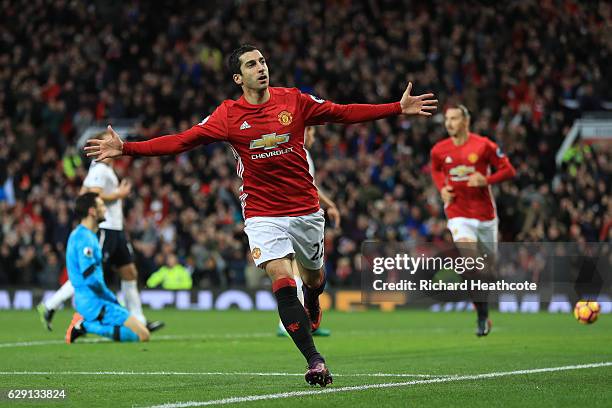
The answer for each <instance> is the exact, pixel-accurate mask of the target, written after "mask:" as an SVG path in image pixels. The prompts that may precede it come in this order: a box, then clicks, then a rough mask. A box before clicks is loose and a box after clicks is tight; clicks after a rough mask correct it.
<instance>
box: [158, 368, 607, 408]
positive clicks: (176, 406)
mask: <svg viewBox="0 0 612 408" xmlns="http://www.w3.org/2000/svg"><path fill="white" fill-rule="evenodd" d="M609 366H612V362H602V363H593V364H580V365H570V366H561V367H548V368H535V369H529V370H516V371H499V372H492V373H483V374H473V375H462V376H456V377H446V378H431V379H427V380H412V381H405V382H394V383H382V384H364V385H357V386H350V387H339V388H323V389H321V390H316V391H293V392H282V393H278V394H265V395H249V396H245V397H231V398H223V399H218V400H210V401H187V402H175V403H167V404H162V405H152V406H149V407H147V408H187V407H203V406H207V405H227V404H235V403H240V402H252V401H265V400H273V399H284V398H292V397H303V396H307V395H320V394H335V393H339V392H350V391H364V390H370V389H381V388H396V387H407V386H411V385H417V384H435V383H445V382H455V381H465V380H482V379H488V378H496V377H506V376H513V375H524V374H537V373H549V372H554V371H567V370H580V369H586V368H597V367H609Z"/></svg>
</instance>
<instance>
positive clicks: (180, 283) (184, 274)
mask: <svg viewBox="0 0 612 408" xmlns="http://www.w3.org/2000/svg"><path fill="white" fill-rule="evenodd" d="M158 286H161V287H162V289H168V290H189V289H191V274H190V273H189V271H188V270H187V268H185V267H184V266H183V265H181V264H180V263H179V262H178V259H177V257H176V255H169V256H168V257H167V261H166V264H165V265H164V266H162V267H161V268H159V269H158V270H157V271H155V272H154V273H153V274H152V275H151V276H149V279H147V287H149V288H156V287H158Z"/></svg>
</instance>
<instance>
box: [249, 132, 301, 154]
mask: <svg viewBox="0 0 612 408" xmlns="http://www.w3.org/2000/svg"><path fill="white" fill-rule="evenodd" d="M290 135H291V133H285V134H282V135H277V134H276V133H270V134H267V135H263V136H262V137H261V139H256V140H251V146H250V148H251V149H264V150H270V149H275V148H277V147H278V145H279V144H282V143H287V142H288V141H289V136H290Z"/></svg>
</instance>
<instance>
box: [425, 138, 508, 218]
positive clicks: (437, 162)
mask: <svg viewBox="0 0 612 408" xmlns="http://www.w3.org/2000/svg"><path fill="white" fill-rule="evenodd" d="M491 166H493V167H495V168H496V172H495V173H493V174H491ZM475 172H479V173H481V174H483V175H484V176H486V178H487V182H488V184H489V185H487V186H484V187H468V185H467V180H468V178H469V176H470V174H472V173H475ZM431 174H432V177H433V179H434V182H435V184H436V187H437V188H438V190H441V189H442V188H443V187H444V186H445V185H449V186H451V187H453V193H454V194H455V197H454V199H453V201H452V202H451V203H450V204H448V205H447V206H445V208H444V210H445V212H446V216H447V217H448V218H449V219H450V218H455V217H466V218H476V219H479V220H482V221H488V220H492V219H494V218H496V217H497V213H496V210H495V201H494V199H493V194H492V193H491V187H490V185H491V184H495V183H499V182H501V181H504V180H507V179H509V178H512V177H514V175H515V174H516V171H515V170H514V167H512V164H511V163H510V160H508V158H507V157H506V156H505V155H504V154H503V153H502V151H501V149H500V148H499V147H498V146H497V145H496V144H495V143H494V142H493V141H491V140H490V139H488V138H486V137H483V136H480V135H477V134H475V133H469V135H468V139H467V141H466V142H465V143H464V144H463V145H461V146H455V145H454V144H453V141H452V140H451V138H450V137H449V138H446V139H444V140H441V141H439V142H438V143H436V144H435V146H434V147H433V148H432V149H431Z"/></svg>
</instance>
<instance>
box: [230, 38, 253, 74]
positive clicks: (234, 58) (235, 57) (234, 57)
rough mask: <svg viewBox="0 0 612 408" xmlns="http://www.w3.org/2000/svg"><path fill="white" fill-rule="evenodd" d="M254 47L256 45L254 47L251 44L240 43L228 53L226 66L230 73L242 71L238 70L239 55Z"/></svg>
mask: <svg viewBox="0 0 612 408" xmlns="http://www.w3.org/2000/svg"><path fill="white" fill-rule="evenodd" d="M256 49H257V47H254V46H252V45H249V44H242V45H241V46H240V47H238V48H236V49H235V50H234V51H232V53H231V54H230V56H229V58H228V60H227V67H228V68H229V70H230V71H231V73H232V75H233V74H241V73H242V72H241V71H240V57H241V56H242V54H244V53H246V52H249V51H255V50H256Z"/></svg>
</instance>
